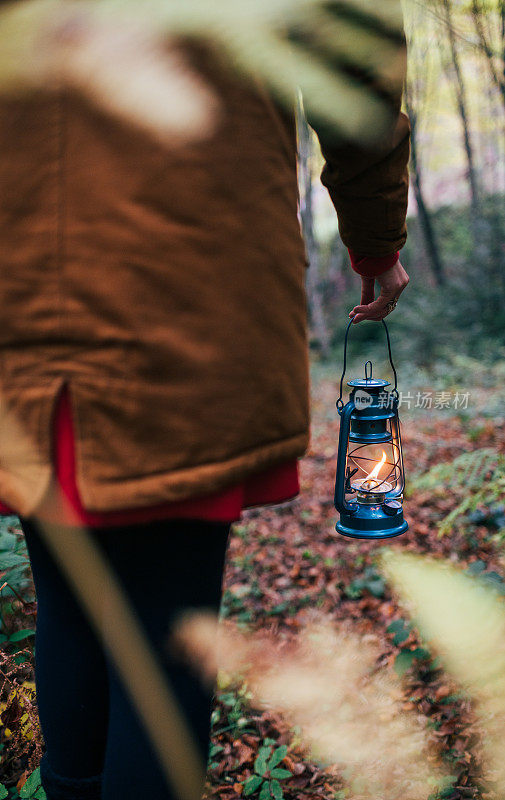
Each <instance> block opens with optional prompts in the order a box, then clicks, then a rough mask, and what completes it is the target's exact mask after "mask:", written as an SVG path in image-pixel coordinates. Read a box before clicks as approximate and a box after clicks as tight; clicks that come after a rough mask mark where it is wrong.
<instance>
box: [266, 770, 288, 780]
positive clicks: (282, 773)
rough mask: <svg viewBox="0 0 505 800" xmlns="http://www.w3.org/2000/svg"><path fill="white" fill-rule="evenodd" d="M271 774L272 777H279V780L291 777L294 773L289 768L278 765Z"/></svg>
mask: <svg viewBox="0 0 505 800" xmlns="http://www.w3.org/2000/svg"><path fill="white" fill-rule="evenodd" d="M270 775H271V777H272V778H278V779H279V780H282V779H283V778H291V775H292V773H291V772H290V771H289V769H283V768H282V767H277V768H276V769H273V770H272V771H271V773H270Z"/></svg>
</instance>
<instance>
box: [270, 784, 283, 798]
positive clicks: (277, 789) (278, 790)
mask: <svg viewBox="0 0 505 800" xmlns="http://www.w3.org/2000/svg"><path fill="white" fill-rule="evenodd" d="M270 790H271V792H272V794H273V796H274V798H275V800H282V798H283V797H284V794H283V791H282V786H281V785H280V783H279V781H271V783H270Z"/></svg>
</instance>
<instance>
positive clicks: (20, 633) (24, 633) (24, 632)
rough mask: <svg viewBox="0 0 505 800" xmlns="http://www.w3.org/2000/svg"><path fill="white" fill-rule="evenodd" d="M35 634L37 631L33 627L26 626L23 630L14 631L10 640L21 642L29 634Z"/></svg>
mask: <svg viewBox="0 0 505 800" xmlns="http://www.w3.org/2000/svg"><path fill="white" fill-rule="evenodd" d="M34 634H35V631H34V630H32V628H24V629H23V630H22V631H16V633H13V634H12V636H9V641H10V642H20V641H21V639H27V638H28V636H32V635H34Z"/></svg>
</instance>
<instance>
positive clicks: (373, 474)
mask: <svg viewBox="0 0 505 800" xmlns="http://www.w3.org/2000/svg"><path fill="white" fill-rule="evenodd" d="M385 461H386V454H385V452H384V450H383V451H382V458H381V460H380V461H379V463H378V464H376V465H375V467H374V468H373V470H372V471H371V472H370V473H369V474H368V475H367V476H366V478H365V480H364V481H363V483H365V482H366V481H376V480H377V479H378V477H379V472H380V470H381V467H382V466H383V465H384V462H385Z"/></svg>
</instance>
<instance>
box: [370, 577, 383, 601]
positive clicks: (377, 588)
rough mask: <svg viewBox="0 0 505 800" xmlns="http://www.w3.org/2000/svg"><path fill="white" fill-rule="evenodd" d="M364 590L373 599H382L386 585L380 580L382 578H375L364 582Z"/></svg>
mask: <svg viewBox="0 0 505 800" xmlns="http://www.w3.org/2000/svg"><path fill="white" fill-rule="evenodd" d="M365 585H366V588H367V589H368V591H369V592H370V594H373V596H374V597H383V596H384V592H385V591H386V584H385V583H384V581H383V580H382V578H375V579H374V580H369V581H367V582H366V584H365Z"/></svg>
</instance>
